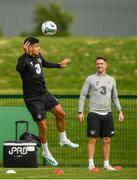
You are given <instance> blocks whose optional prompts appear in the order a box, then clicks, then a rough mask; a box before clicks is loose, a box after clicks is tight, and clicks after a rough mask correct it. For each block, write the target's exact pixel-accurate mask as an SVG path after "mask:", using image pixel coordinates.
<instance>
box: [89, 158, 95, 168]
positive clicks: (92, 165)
mask: <svg viewBox="0 0 137 180" xmlns="http://www.w3.org/2000/svg"><path fill="white" fill-rule="evenodd" d="M88 164H89V167H94V166H95V165H94V161H93V159H88Z"/></svg>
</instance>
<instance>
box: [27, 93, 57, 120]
mask: <svg viewBox="0 0 137 180" xmlns="http://www.w3.org/2000/svg"><path fill="white" fill-rule="evenodd" d="M24 101H25V104H26V107H27V109H28V111H29V112H30V114H31V115H32V117H33V120H34V121H41V120H43V119H45V118H46V111H49V110H51V109H52V108H54V107H55V106H56V105H57V104H59V102H58V101H57V99H56V98H55V97H54V96H53V95H52V94H50V93H49V92H48V91H46V92H44V93H42V94H41V95H39V97H37V98H36V99H33V100H28V99H24Z"/></svg>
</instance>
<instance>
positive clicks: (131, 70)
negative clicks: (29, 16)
mask: <svg viewBox="0 0 137 180" xmlns="http://www.w3.org/2000/svg"><path fill="white" fill-rule="evenodd" d="M23 40H24V39H23V38H21V37H12V38H0V55H1V56H0V67H1V71H0V77H1V78H0V94H18V93H22V91H21V81H20V78H19V75H18V74H17V72H16V70H15V67H16V62H17V58H18V57H19V56H20V55H21V53H22V42H23ZM40 44H41V48H42V53H43V55H44V56H45V57H46V58H47V59H48V60H51V61H53V62H59V61H60V60H62V59H64V58H67V57H70V58H71V59H72V62H71V63H70V65H69V66H68V67H67V68H65V69H47V68H46V69H45V70H44V74H45V77H46V82H47V86H48V89H49V90H50V91H51V92H52V93H54V94H79V92H80V89H81V86H82V84H83V81H84V80H85V78H86V77H87V76H88V75H89V74H92V73H94V71H95V62H94V60H95V58H96V57H97V56H105V57H106V58H108V61H109V69H108V73H109V74H110V75H113V76H114V77H115V78H116V80H117V85H118V91H119V94H136V89H137V83H135V82H136V76H137V67H136V64H137V58H136V57H137V51H136V49H137V37H67V38H57V37H53V38H49V37H44V36H43V37H40Z"/></svg>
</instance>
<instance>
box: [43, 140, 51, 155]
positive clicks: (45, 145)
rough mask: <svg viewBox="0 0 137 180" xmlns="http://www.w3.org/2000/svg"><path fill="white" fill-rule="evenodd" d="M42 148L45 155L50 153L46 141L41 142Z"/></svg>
mask: <svg viewBox="0 0 137 180" xmlns="http://www.w3.org/2000/svg"><path fill="white" fill-rule="evenodd" d="M42 148H43V152H44V154H45V155H49V154H51V153H50V151H49V148H48V143H47V142H46V143H44V144H43V143H42Z"/></svg>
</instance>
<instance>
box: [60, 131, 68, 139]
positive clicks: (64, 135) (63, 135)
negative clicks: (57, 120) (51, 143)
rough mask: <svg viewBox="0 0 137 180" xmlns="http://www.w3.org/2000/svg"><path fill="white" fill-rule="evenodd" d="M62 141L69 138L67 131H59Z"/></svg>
mask: <svg viewBox="0 0 137 180" xmlns="http://www.w3.org/2000/svg"><path fill="white" fill-rule="evenodd" d="M59 137H60V141H65V140H66V139H67V136H66V131H64V132H61V133H59Z"/></svg>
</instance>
